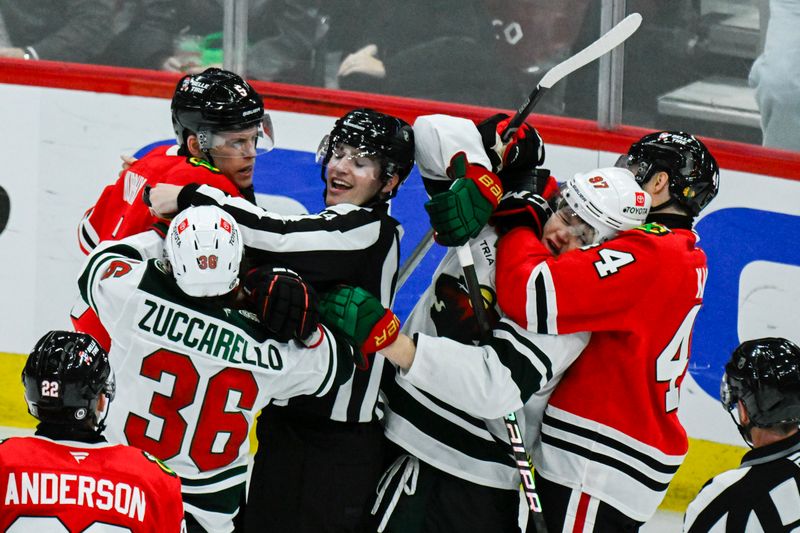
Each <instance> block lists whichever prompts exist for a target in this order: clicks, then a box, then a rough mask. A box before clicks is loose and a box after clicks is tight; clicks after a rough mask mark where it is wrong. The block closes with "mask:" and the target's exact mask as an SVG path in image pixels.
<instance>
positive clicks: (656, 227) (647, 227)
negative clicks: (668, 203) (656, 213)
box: [633, 222, 669, 235]
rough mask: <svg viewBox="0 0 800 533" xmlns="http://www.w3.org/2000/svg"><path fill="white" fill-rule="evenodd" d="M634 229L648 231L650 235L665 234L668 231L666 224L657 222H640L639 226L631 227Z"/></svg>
mask: <svg viewBox="0 0 800 533" xmlns="http://www.w3.org/2000/svg"><path fill="white" fill-rule="evenodd" d="M633 229H634V230H639V231H643V232H645V233H649V234H650V235H666V234H667V233H669V228H668V227H666V226H662V225H661V224H658V223H657V222H650V223H648V224H642V225H641V226H638V227H635V228H633Z"/></svg>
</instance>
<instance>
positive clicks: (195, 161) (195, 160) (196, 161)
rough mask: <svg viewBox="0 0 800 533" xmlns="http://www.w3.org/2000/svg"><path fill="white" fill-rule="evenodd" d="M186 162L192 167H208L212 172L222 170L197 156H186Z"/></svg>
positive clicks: (219, 172) (215, 172)
mask: <svg viewBox="0 0 800 533" xmlns="http://www.w3.org/2000/svg"><path fill="white" fill-rule="evenodd" d="M186 162H187V163H189V164H190V165H192V166H194V167H203V168H205V169H208V170H210V171H211V172H213V173H214V174H222V171H221V170H220V169H218V168H217V167H215V166H214V165H212V164H211V163H209V162H208V161H206V160H205V159H200V158H199V157H187V158H186Z"/></svg>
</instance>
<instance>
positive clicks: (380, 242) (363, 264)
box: [178, 185, 402, 422]
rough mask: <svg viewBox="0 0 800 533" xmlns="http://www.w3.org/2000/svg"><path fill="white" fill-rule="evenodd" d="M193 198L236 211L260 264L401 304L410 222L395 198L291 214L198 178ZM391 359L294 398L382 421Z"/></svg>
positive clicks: (338, 413)
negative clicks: (379, 407) (392, 204)
mask: <svg viewBox="0 0 800 533" xmlns="http://www.w3.org/2000/svg"><path fill="white" fill-rule="evenodd" d="M190 205H216V206H218V207H220V208H222V209H224V210H225V211H227V212H228V213H230V214H231V215H232V216H233V217H234V218H235V219H236V222H238V224H239V227H240V229H241V231H242V240H243V241H244V243H245V255H246V256H247V257H248V259H249V260H251V261H252V262H253V263H254V264H258V265H263V264H267V265H271V266H279V267H285V268H289V269H291V270H294V271H295V272H297V273H298V274H299V275H300V276H302V278H303V279H304V280H305V281H306V282H308V283H310V284H311V285H312V286H313V287H314V288H315V289H316V290H317V292H320V293H321V292H325V291H327V290H330V289H331V288H333V287H334V286H336V285H337V284H341V283H344V284H348V285H354V286H358V287H362V288H364V289H366V290H368V291H369V292H370V293H372V294H373V295H375V296H377V297H378V298H380V300H381V303H382V304H383V305H384V306H385V307H391V305H392V303H393V299H394V292H395V289H396V284H397V270H398V267H399V261H400V237H401V235H402V228H401V227H400V223H399V222H397V220H395V219H394V218H392V217H391V216H390V215H389V205H388V203H385V202H384V203H378V204H377V205H374V206H371V207H360V206H355V205H352V204H341V205H336V206H331V207H328V208H327V209H325V210H324V211H322V212H320V213H317V214H309V215H288V216H287V215H278V214H276V213H272V212H269V211H265V210H264V209H262V208H260V207H258V206H255V205H253V204H251V203H249V202H247V201H246V200H244V199H242V198H233V197H230V196H227V195H225V193H223V192H222V191H220V190H218V189H215V188H213V187H209V186H206V185H201V186H199V187H198V186H194V185H192V186H186V187H184V188H183V190H182V191H181V193H180V195H179V197H178V207H179V209H185V208H186V207H189V206H190ZM384 361H385V360H384V358H383V357H381V356H380V355H377V354H376V356H375V360H374V362H373V364H372V365H371V366H370V370H369V371H358V370H356V371H355V372H354V373H353V377H352V378H351V379H350V380H349V381H348V382H347V383H345V384H344V385H342V386H341V387H340V388H339V389H337V390H334V391H332V392H331V393H329V394H328V395H326V396H324V397H322V398H317V397H311V396H301V397H297V398H293V399H292V400H289V402H288V405H289V406H291V407H292V408H296V409H298V410H300V411H301V412H303V413H304V414H310V415H316V416H322V417H325V418H330V419H331V420H335V421H338V422H369V421H371V420H374V419H375V416H376V415H375V404H376V401H377V398H378V388H379V385H380V375H381V372H382V371H383V366H384Z"/></svg>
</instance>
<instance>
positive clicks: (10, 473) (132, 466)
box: [0, 436, 185, 532]
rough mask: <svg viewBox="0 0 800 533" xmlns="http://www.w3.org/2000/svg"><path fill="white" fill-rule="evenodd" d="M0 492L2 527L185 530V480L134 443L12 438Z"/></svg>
mask: <svg viewBox="0 0 800 533" xmlns="http://www.w3.org/2000/svg"><path fill="white" fill-rule="evenodd" d="M0 497H2V498H3V499H2V505H0V531H11V532H15V531H19V532H22V531H53V532H55V531H64V532H79V531H87V530H88V531H95V530H98V531H99V530H100V529H102V528H103V526H105V527H108V526H109V525H114V526H117V527H118V528H120V529H119V531H164V532H180V531H185V525H184V522H183V502H182V501H181V482H180V478H178V476H177V475H175V473H174V472H172V471H171V470H169V469H168V468H166V467H165V466H164V465H163V464H161V463H160V462H158V461H157V460H156V459H155V458H154V457H153V456H152V455H149V454H147V453H146V452H143V451H141V450H139V449H137V448H133V447H130V446H122V445H110V444H107V443H99V444H87V443H83V442H73V441H54V440H50V439H47V438H45V437H38V436H37V437H13V438H10V439H7V440H5V441H3V442H2V443H0ZM90 528H91V529H90ZM98 528H100V529H98ZM115 531H117V529H115Z"/></svg>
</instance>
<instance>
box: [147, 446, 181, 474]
mask: <svg viewBox="0 0 800 533" xmlns="http://www.w3.org/2000/svg"><path fill="white" fill-rule="evenodd" d="M141 452H142V455H144V456H145V458H146V459H147V460H148V461H151V462H153V463H155V464H157V465H158V467H159V468H161V470H163V471H164V472H165V473H166V474H169V475H170V476H172V477H178V474H176V473H175V471H174V470H172V469H171V468H170V467H168V466H167V465H165V464H164V463H163V462H161V459H159V458H158V457H156V456H155V455H152V454H150V453H148V452H146V451H144V450H141Z"/></svg>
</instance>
